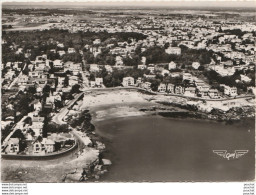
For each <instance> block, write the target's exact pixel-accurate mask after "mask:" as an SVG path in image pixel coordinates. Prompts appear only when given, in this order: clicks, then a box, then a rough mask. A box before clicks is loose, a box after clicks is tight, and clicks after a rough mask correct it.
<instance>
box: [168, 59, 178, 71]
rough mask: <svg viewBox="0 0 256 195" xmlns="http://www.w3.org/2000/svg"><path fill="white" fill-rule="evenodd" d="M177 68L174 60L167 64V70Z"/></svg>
mask: <svg viewBox="0 0 256 195" xmlns="http://www.w3.org/2000/svg"><path fill="white" fill-rule="evenodd" d="M176 68H177V65H176V63H175V62H173V61H171V62H170V63H169V64H168V69H169V70H172V69H176Z"/></svg>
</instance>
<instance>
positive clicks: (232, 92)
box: [224, 85, 237, 97]
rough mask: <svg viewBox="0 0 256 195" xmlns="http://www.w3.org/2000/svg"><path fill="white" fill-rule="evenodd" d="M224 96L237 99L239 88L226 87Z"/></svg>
mask: <svg viewBox="0 0 256 195" xmlns="http://www.w3.org/2000/svg"><path fill="white" fill-rule="evenodd" d="M224 94H225V95H228V96H230V97H235V96H237V88H236V87H229V86H227V85H224Z"/></svg>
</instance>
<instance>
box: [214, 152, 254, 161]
mask: <svg viewBox="0 0 256 195" xmlns="http://www.w3.org/2000/svg"><path fill="white" fill-rule="evenodd" d="M248 152H249V150H235V151H234V152H231V153H229V152H228V151H227V150H213V153H215V154H217V155H219V156H221V157H223V158H225V159H228V160H230V159H238V158H240V157H242V156H243V155H245V154H247V153H248Z"/></svg>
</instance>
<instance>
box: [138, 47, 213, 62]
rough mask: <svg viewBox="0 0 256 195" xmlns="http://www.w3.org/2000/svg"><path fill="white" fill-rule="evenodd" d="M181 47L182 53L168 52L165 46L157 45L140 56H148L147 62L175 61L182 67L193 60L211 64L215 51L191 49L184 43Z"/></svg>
mask: <svg viewBox="0 0 256 195" xmlns="http://www.w3.org/2000/svg"><path fill="white" fill-rule="evenodd" d="M180 48H181V55H174V54H167V53H166V52H165V48H164V47H159V46H155V47H150V48H148V49H147V50H146V51H144V52H142V53H141V55H140V56H145V57H146V58H147V61H146V64H155V63H169V62H171V61H174V62H175V63H177V64H178V65H180V66H181V67H185V65H191V64H192V63H193V62H199V63H200V64H209V63H210V62H211V58H212V57H213V52H212V51H207V50H205V49H200V50H196V49H189V48H188V47H186V46H183V45H181V46H180Z"/></svg>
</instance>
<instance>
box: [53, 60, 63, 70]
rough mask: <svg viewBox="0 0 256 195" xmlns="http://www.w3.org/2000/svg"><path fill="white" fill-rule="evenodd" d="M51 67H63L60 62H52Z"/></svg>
mask: <svg viewBox="0 0 256 195" xmlns="http://www.w3.org/2000/svg"><path fill="white" fill-rule="evenodd" d="M53 67H54V68H62V67H63V63H62V61H61V60H54V61H53Z"/></svg>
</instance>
